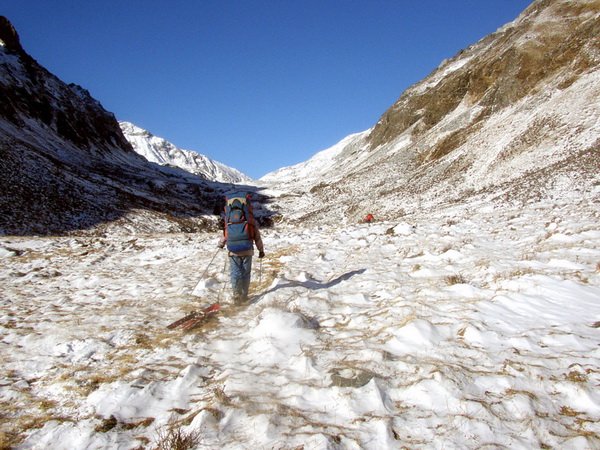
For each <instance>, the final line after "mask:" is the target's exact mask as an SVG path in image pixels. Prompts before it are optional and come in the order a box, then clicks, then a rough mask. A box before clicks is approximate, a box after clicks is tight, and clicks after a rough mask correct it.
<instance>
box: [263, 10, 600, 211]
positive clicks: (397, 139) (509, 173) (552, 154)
mask: <svg viewBox="0 0 600 450" xmlns="http://www.w3.org/2000/svg"><path fill="white" fill-rule="evenodd" d="M599 35H600V2H599V1H598V0H581V1H578V2H571V1H565V0H538V1H535V2H533V3H532V5H531V6H530V7H529V8H527V9H526V10H525V11H524V12H523V13H522V14H521V15H520V16H519V17H518V18H517V19H516V20H515V21H513V22H512V23H509V24H507V25H506V26H504V27H502V28H501V29H499V30H498V31H497V32H495V33H493V34H491V35H490V36H488V37H486V38H484V39H482V40H481V41H479V42H478V43H476V44H474V45H472V46H470V47H469V48H466V49H464V50H462V51H461V52H459V53H458V54H457V55H456V56H455V57H453V58H451V59H449V60H447V61H444V62H442V63H441V65H440V66H439V67H438V68H437V69H436V70H435V71H434V72H433V73H431V74H430V75H429V76H428V77H427V78H425V79H424V80H422V81H421V82H419V83H417V84H415V85H414V86H412V87H411V88H409V89H408V90H407V91H405V92H404V93H403V94H402V96H401V97H400V98H399V99H398V101H397V102H396V103H395V104H394V105H392V107H391V108H390V109H389V110H388V111H386V112H385V113H384V114H383V116H382V117H381V118H380V120H379V121H378V122H377V124H375V126H374V127H373V128H372V129H370V130H368V131H365V132H363V133H359V134H357V135H354V136H351V137H349V138H346V139H345V140H343V141H342V142H340V143H339V144H337V145H336V146H334V147H332V148H331V149H328V150H326V151H323V152H321V153H319V154H318V155H316V156H315V158H314V159H313V160H312V161H308V162H306V163H303V164H300V165H297V166H294V167H291V168H285V169H282V170H279V171H277V172H275V173H272V174H269V175H267V176H265V177H264V178H263V179H262V180H261V182H262V183H264V184H265V185H266V186H269V187H270V189H271V193H272V194H273V195H274V196H275V197H276V205H277V207H279V208H281V209H282V211H283V212H284V215H285V216H286V217H287V218H288V220H290V221H292V222H294V221H300V222H315V223H322V222H323V221H327V220H329V218H331V220H335V221H349V222H353V221H356V220H359V219H360V218H361V217H362V216H363V215H364V214H365V213H367V212H371V213H374V214H375V215H376V217H378V218H381V219H394V218H396V217H399V216H402V215H405V214H410V213H415V212H426V211H428V210H430V209H432V208H437V207H440V206H443V205H449V204H453V203H457V202H472V203H473V205H477V204H478V203H479V202H483V203H486V204H492V205H493V204H494V203H496V202H517V203H519V202H521V203H522V202H529V201H535V200H539V199H540V198H541V197H545V198H553V197H556V196H560V197H563V198H564V197H565V196H572V197H573V198H582V197H584V196H586V197H590V196H591V197H594V198H596V199H598V198H599V188H598V186H599V184H600V180H599V178H598V174H599V173H600V140H599V137H600V122H598V117H600V102H598V99H599V98H600V70H599V63H600V41H599V40H598V39H597V36H599ZM316 167H320V168H322V169H319V170H315V168H316ZM290 189H291V193H290V192H289V191H290Z"/></svg>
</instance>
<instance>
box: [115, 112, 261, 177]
mask: <svg viewBox="0 0 600 450" xmlns="http://www.w3.org/2000/svg"><path fill="white" fill-rule="evenodd" d="M119 124H120V125H121V130H122V131H123V134H124V135H125V138H126V139H127V140H128V141H129V143H130V144H131V145H132V147H133V149H134V150H135V152H136V153H138V154H139V155H141V156H143V157H144V158H146V159H147V160H148V161H151V162H154V163H157V164H161V165H170V166H174V167H179V168H180V169H183V170H186V171H188V172H191V173H193V174H195V175H199V176H201V177H203V178H205V179H207V180H210V181H218V182H222V183H247V182H249V181H251V178H250V177H248V176H247V175H244V174H243V173H242V172H240V171H239V170H237V169H234V168H232V167H228V166H226V165H225V164H222V163H220V162H218V161H214V160H212V159H210V158H208V157H207V156H204V155H201V154H199V153H197V152H194V151H191V150H183V149H180V148H178V147H176V146H175V145H174V144H172V143H171V142H169V141H167V140H165V139H163V138H161V137H158V136H154V135H153V134H152V133H150V132H149V131H147V130H144V129H143V128H140V127H138V126H136V125H134V124H132V123H129V122H120V123H119Z"/></svg>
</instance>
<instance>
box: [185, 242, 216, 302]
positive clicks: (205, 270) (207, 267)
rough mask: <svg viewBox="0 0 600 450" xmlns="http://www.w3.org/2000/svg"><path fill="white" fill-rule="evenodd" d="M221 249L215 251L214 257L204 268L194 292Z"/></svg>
mask: <svg viewBox="0 0 600 450" xmlns="http://www.w3.org/2000/svg"><path fill="white" fill-rule="evenodd" d="M220 250H221V249H220V248H218V249H217V251H216V252H215V254H214V255H213V257H212V259H211V260H210V262H209V263H208V265H207V266H206V269H204V272H203V273H202V276H201V277H200V279H199V280H198V282H197V283H196V286H195V287H194V289H192V292H194V291H195V290H196V288H197V287H198V285H199V284H200V282H201V281H202V280H203V279H204V275H206V272H208V269H209V267H210V265H211V264H212V262H213V261H214V260H215V258H216V257H217V255H218V254H219V251H220Z"/></svg>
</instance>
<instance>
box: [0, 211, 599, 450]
mask: <svg viewBox="0 0 600 450" xmlns="http://www.w3.org/2000/svg"><path fill="white" fill-rule="evenodd" d="M263 234H264V240H265V244H266V250H267V257H266V258H265V260H264V262H263V264H262V275H261V278H260V280H259V279H258V275H259V269H260V264H259V262H258V260H255V267H254V275H255V283H254V289H255V292H257V295H256V296H255V297H254V299H253V302H252V303H251V304H250V305H248V306H245V307H241V308H234V307H232V306H227V307H224V309H223V311H222V312H221V313H219V314H218V315H217V316H216V317H215V318H213V319H212V320H211V321H209V322H208V323H207V324H206V325H204V326H202V327H200V328H198V329H196V330H193V331H191V332H188V333H183V332H181V331H177V330H175V331H170V330H166V329H165V327H166V325H167V324H168V323H170V322H171V321H173V320H175V319H177V318H178V317H180V316H181V315H183V314H184V313H186V312H187V311H189V310H190V309H193V308H195V307H197V306H198V305H200V304H205V303H208V302H210V301H214V300H217V299H220V300H225V297H226V295H225V294H224V292H223V283H222V281H223V280H224V279H225V276H224V274H223V270H224V267H225V266H224V264H225V260H226V258H225V253H224V252H218V253H217V257H216V258H215V260H214V262H213V264H212V265H211V266H210V268H209V270H208V273H207V275H206V276H205V278H204V279H202V280H200V276H201V275H202V273H203V272H204V269H205V268H206V266H207V264H208V262H209V261H210V260H211V258H212V257H213V255H214V254H215V252H217V250H216V247H215V246H216V240H217V236H216V235H209V234H196V235H140V236H135V237H133V236H127V237H114V236H107V237H72V238H68V237H62V238H10V237H4V238H0V284H1V286H2V289H1V291H0V296H1V297H0V298H1V300H0V303H1V305H2V308H1V312H0V327H1V328H0V335H1V340H0V342H1V344H0V345H1V348H2V366H1V369H0V370H1V371H2V374H1V377H0V378H1V379H2V383H1V385H0V408H1V410H2V414H1V415H0V426H1V429H0V431H1V432H2V433H3V434H1V435H0V438H1V439H2V440H3V441H4V443H6V442H11V439H12V440H13V442H14V441H15V440H16V439H15V437H14V435H13V433H23V434H22V437H24V438H25V439H24V441H22V443H21V444H20V446H18V448H28V449H29V448H35V449H47V448H52V449H83V448H89V449H92V448H94V449H95V448H111V449H113V448H119V449H133V448H140V447H147V448H153V446H154V445H156V444H157V442H158V440H159V435H162V436H164V434H165V428H164V427H165V425H167V424H169V423H170V426H171V427H175V428H176V429H178V430H179V431H181V432H182V433H191V432H196V433H197V438H198V441H197V444H196V447H195V448H199V449H204V448H225V449H250V448H252V449H254V448H256V449H259V448H260V449H293V448H304V449H386V448H390V449H398V448H402V447H406V448H439V449H441V448H444V449H453V448H460V449H462V448H467V449H468V448H473V449H475V448H477V449H479V448H511V449H515V448H523V449H525V448H562V449H565V448H573V449H590V448H600V393H599V391H598V386H599V384H600V347H599V343H600V208H599V207H598V204H597V203H594V202H593V201H591V200H590V201H586V200H582V201H568V202H567V201H564V202H560V201H557V202H555V203H554V204H543V203H531V204H528V205H524V206H519V207H517V206H506V207H504V208H501V209H496V210H492V209H491V208H485V207H480V208H474V207H471V208H469V207H467V206H456V207H453V208H450V209H444V210H440V211H439V212H437V213H434V214H431V215H429V216H427V217H426V216H422V217H419V216H410V217H407V218H405V221H404V222H387V223H375V224H371V225H366V224H362V225H351V226H348V227H345V228H343V229H335V228H330V227H322V228H321V229H318V228H317V229H300V228H293V229H292V228H290V229H285V228H279V229H274V230H264V233H263ZM198 281H201V282H200V284H199V286H197V287H196V284H197V282H198ZM259 281H260V283H259ZM194 287H196V293H198V294H200V295H202V298H201V299H199V298H197V297H194V296H192V295H190V294H191V292H192V290H193V289H194ZM161 430H162V431H161ZM0 443H2V442H0Z"/></svg>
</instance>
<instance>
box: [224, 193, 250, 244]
mask: <svg viewBox="0 0 600 450" xmlns="http://www.w3.org/2000/svg"><path fill="white" fill-rule="evenodd" d="M225 201H226V203H225V239H226V240H227V250H229V251H230V252H233V253H238V252H245V251H248V250H252V248H253V246H254V216H253V215H252V203H251V202H250V194H244V193H235V194H229V195H227V196H226V197H225Z"/></svg>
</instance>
